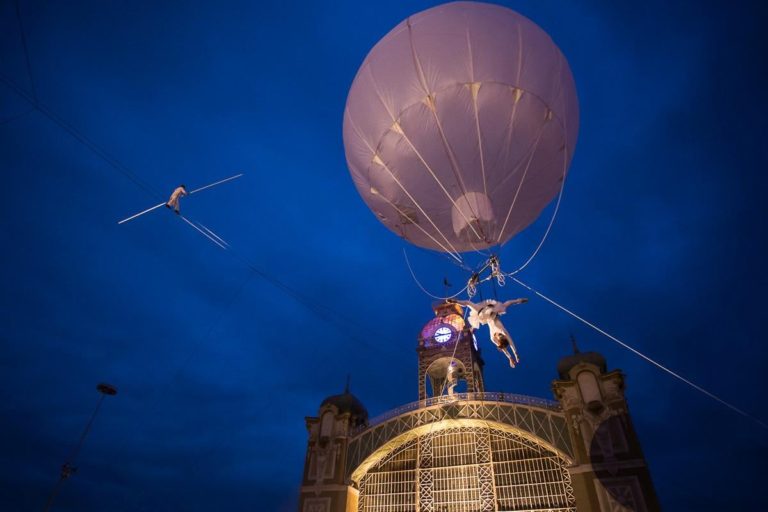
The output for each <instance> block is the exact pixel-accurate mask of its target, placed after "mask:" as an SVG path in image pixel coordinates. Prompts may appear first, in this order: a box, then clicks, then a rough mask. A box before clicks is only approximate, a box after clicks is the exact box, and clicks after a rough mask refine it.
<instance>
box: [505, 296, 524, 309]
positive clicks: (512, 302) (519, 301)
mask: <svg viewBox="0 0 768 512" xmlns="http://www.w3.org/2000/svg"><path fill="white" fill-rule="evenodd" d="M526 302H528V299H527V298H525V297H521V298H519V299H511V300H508V301H506V302H505V303H503V304H502V306H504V309H507V308H508V307H509V306H516V305H518V304H525V303H526Z"/></svg>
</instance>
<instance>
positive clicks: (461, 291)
mask: <svg viewBox="0 0 768 512" xmlns="http://www.w3.org/2000/svg"><path fill="white" fill-rule="evenodd" d="M403 256H405V263H406V265H408V271H409V272H410V273H411V277H412V278H413V282H414V283H416V286H418V287H419V288H420V289H421V291H422V292H424V293H425V294H426V295H429V296H430V297H432V298H433V299H436V300H448V299H453V298H456V297H458V296H459V295H461V294H462V293H464V290H466V289H467V288H468V287H469V285H467V286H465V287H464V288H462V289H461V290H459V291H458V292H456V293H454V294H453V295H449V296H448V297H440V296H439V295H434V294H432V293H430V292H429V291H427V289H426V288H424V286H422V284H421V283H420V282H419V279H418V278H417V277H416V274H415V273H414V272H413V267H411V261H410V260H409V259H408V253H407V252H406V250H405V247H403Z"/></svg>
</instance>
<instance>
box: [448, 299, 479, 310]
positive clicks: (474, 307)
mask: <svg viewBox="0 0 768 512" xmlns="http://www.w3.org/2000/svg"><path fill="white" fill-rule="evenodd" d="M449 302H453V303H454V304H458V305H459V306H464V307H466V308H469V309H471V310H472V311H474V312H475V313H477V312H478V311H480V306H479V305H478V304H475V303H474V302H471V301H468V300H453V299H451V300H450V301H449Z"/></svg>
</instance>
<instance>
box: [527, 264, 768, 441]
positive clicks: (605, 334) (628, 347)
mask: <svg viewBox="0 0 768 512" xmlns="http://www.w3.org/2000/svg"><path fill="white" fill-rule="evenodd" d="M512 280H513V281H515V282H516V283H517V284H519V285H520V286H522V287H523V288H526V289H527V290H529V291H530V292H532V293H534V294H536V295H537V296H538V297H540V298H542V299H544V300H545V301H547V302H549V303H550V304H552V305H553V306H555V307H556V308H558V309H560V310H561V311H563V312H565V313H567V314H568V315H570V316H572V317H573V318H575V319H576V320H578V321H580V322H581V323H583V324H584V325H586V326H588V327H591V328H592V329H594V330H595V331H597V332H599V333H600V334H602V335H603V336H605V337H606V338H608V339H610V340H612V341H614V342H615V343H618V344H619V345H621V346H622V347H624V348H625V349H627V350H629V351H630V352H632V353H633V354H635V355H637V356H639V357H641V358H643V359H645V360H646V361H647V362H649V363H651V364H652V365H654V366H656V367H657V368H659V369H660V370H663V371H664V372H666V373H668V374H669V375H671V376H673V377H675V378H676V379H678V380H680V381H681V382H684V383H685V384H687V385H689V386H690V387H692V388H693V389H695V390H696V391H699V392H700V393H702V394H704V395H706V396H708V397H709V398H711V399H713V400H715V401H717V402H719V403H720V404H722V405H724V406H726V407H728V408H729V409H731V410H732V411H734V412H736V413H738V414H740V415H742V416H744V417H745V418H749V419H751V420H752V421H754V422H756V423H757V424H759V425H760V426H761V427H763V428H765V429H768V424H767V423H765V422H764V421H762V420H760V419H758V418H757V417H755V416H753V415H751V414H749V413H748V412H745V411H744V410H742V409H739V408H738V407H736V406H735V405H733V404H731V403H730V402H727V401H725V400H723V399H722V398H720V397H719V396H717V395H715V394H714V393H711V392H709V391H707V390H706V389H704V388H703V387H701V386H699V385H698V384H695V383H694V382H691V381H690V380H688V379H686V378H685V377H683V376H682V375H680V374H678V373H676V372H674V371H673V370H670V369H669V368H667V367H666V366H664V365H662V364H661V363H659V362H657V361H655V360H654V359H651V358H650V357H648V356H646V355H645V354H643V353H642V352H640V351H639V350H637V349H635V348H633V347H631V346H629V345H627V344H626V343H624V342H623V341H621V340H620V339H618V338H617V337H615V336H613V335H611V334H609V333H607V332H606V331H604V330H603V329H601V328H600V327H598V326H597V325H595V324H593V323H592V322H589V321H588V320H585V319H584V318H582V317H581V316H579V315H577V314H576V313H574V312H573V311H571V310H570V309H568V308H566V307H565V306H563V305H561V304H558V303H557V302H555V301H554V300H553V299H550V298H549V297H547V296H546V295H544V294H543V293H541V292H539V291H538V290H536V289H534V288H533V287H532V286H529V285H527V284H525V283H524V282H522V281H520V280H519V279H518V278H516V277H512Z"/></svg>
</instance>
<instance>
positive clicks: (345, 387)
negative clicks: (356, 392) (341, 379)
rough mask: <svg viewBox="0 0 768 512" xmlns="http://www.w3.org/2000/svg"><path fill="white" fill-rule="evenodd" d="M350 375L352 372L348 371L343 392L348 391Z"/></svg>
mask: <svg viewBox="0 0 768 512" xmlns="http://www.w3.org/2000/svg"><path fill="white" fill-rule="evenodd" d="M351 377H352V374H351V373H348V374H347V384H346V386H344V393H349V380H350V378H351Z"/></svg>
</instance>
